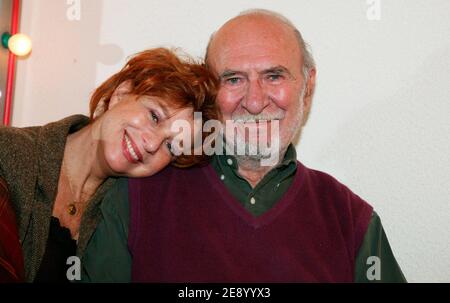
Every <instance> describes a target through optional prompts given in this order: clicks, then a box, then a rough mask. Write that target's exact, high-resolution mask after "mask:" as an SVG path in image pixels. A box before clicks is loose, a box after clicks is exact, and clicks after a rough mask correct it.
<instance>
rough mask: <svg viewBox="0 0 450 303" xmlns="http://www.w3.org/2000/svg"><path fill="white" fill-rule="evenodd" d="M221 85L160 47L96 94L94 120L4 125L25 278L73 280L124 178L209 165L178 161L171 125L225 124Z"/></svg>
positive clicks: (0, 151) (1, 171)
mask: <svg viewBox="0 0 450 303" xmlns="http://www.w3.org/2000/svg"><path fill="white" fill-rule="evenodd" d="M216 88H217V81H216V80H215V78H214V77H213V76H212V75H211V74H210V72H209V71H208V70H207V69H206V68H205V67H204V66H203V65H201V64H197V63H195V62H193V61H192V60H191V61H189V60H182V59H180V58H179V57H178V56H177V55H176V54H174V53H173V52H172V51H170V50H167V49H164V48H158V49H152V50H147V51H144V52H142V53H139V54H137V55H135V56H134V57H132V58H131V59H130V60H129V61H128V62H127V64H126V65H125V67H124V68H123V69H122V70H121V71H120V72H118V73H117V74H115V75H113V76H112V77H111V78H109V79H108V80H107V81H106V82H104V83H103V84H102V85H101V86H100V87H98V88H97V89H96V91H95V92H94V94H93V96H92V99H91V103H90V111H91V114H90V118H88V117H85V116H82V115H75V116H70V117H68V118H65V119H63V120H60V121H57V122H54V123H50V124H47V125H45V126H41V127H28V128H6V127H2V128H0V177H2V178H3V179H4V180H5V181H6V183H7V184H8V186H9V190H10V193H11V202H12V206H13V208H14V211H15V213H16V216H17V224H18V239H19V240H20V243H21V245H22V250H23V254H24V260H25V276H26V280H27V281H29V282H31V281H35V282H41V281H43V282H63V281H67V278H66V271H67V265H66V262H67V259H68V257H70V256H74V255H78V256H79V257H81V256H82V255H83V252H84V251H85V250H86V247H87V245H88V242H89V240H90V237H91V236H92V234H93V232H94V230H95V228H96V225H97V223H98V222H99V221H100V220H101V211H100V205H101V203H102V199H103V197H104V195H105V193H106V192H107V190H108V189H109V188H111V186H112V185H113V184H114V182H115V181H116V179H117V178H116V177H120V176H126V177H144V176H150V175H153V174H155V173H157V172H158V171H160V170H161V169H162V168H164V167H165V166H166V165H168V164H169V163H172V164H173V165H176V166H180V167H187V166H191V165H194V164H197V163H199V162H202V161H203V160H205V159H204V157H202V156H194V155H193V154H194V153H190V154H186V153H185V154H182V155H179V156H176V155H175V154H177V155H178V154H179V153H174V147H173V146H172V145H173V139H174V138H175V137H176V136H177V134H178V133H177V132H174V131H173V129H172V127H171V126H172V124H173V123H174V122H175V121H178V120H185V121H188V123H189V125H193V113H194V112H202V119H203V121H204V122H206V121H207V120H210V119H217V109H216V105H215V102H214V99H215V93H216ZM192 135H194V134H192ZM202 135H205V134H202ZM184 148H185V146H183V150H185V149H184ZM0 243H1V241H0ZM0 249H1V248H0Z"/></svg>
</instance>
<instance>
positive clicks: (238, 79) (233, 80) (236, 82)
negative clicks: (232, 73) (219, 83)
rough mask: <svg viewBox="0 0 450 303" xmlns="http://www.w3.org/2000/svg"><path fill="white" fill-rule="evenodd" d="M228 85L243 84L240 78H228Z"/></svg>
mask: <svg viewBox="0 0 450 303" xmlns="http://www.w3.org/2000/svg"><path fill="white" fill-rule="evenodd" d="M225 82H226V83H228V84H231V85H236V84H239V83H240V82H241V78H239V77H232V78H228V79H226V80H225Z"/></svg>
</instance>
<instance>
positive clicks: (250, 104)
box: [242, 79, 269, 115]
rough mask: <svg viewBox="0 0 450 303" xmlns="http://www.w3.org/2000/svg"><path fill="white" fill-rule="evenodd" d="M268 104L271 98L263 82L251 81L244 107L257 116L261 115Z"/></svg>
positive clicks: (243, 103)
mask: <svg viewBox="0 0 450 303" xmlns="http://www.w3.org/2000/svg"><path fill="white" fill-rule="evenodd" d="M268 104H269V98H268V96H267V94H266V93H265V91H264V87H263V86H262V84H261V82H260V81H259V80H256V79H255V80H252V81H250V83H249V85H248V88H247V93H246V95H245V97H244V100H243V101H242V107H244V108H245V109H246V110H247V111H248V112H249V113H250V114H253V115H257V114H259V113H261V112H262V111H263V110H264V108H266V106H267V105H268Z"/></svg>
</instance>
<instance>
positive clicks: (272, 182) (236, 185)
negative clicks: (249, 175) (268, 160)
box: [211, 145, 297, 216]
mask: <svg viewBox="0 0 450 303" xmlns="http://www.w3.org/2000/svg"><path fill="white" fill-rule="evenodd" d="M211 164H212V166H213V167H214V169H215V170H216V172H217V174H218V175H219V176H220V179H221V180H222V181H223V183H224V184H225V186H226V187H227V188H228V190H229V191H230V192H231V193H232V194H233V196H234V197H235V198H236V199H237V200H238V201H240V202H241V203H242V205H243V206H244V207H245V208H246V209H247V210H248V211H249V212H250V213H252V214H253V215H254V216H259V215H262V214H263V213H265V212H266V211H267V210H269V209H270V208H271V207H272V206H273V205H274V204H275V203H276V202H277V201H278V200H280V198H281V196H282V195H283V194H284V193H285V192H286V191H287V190H288V188H289V186H290V185H291V183H292V181H293V180H294V176H295V172H296V171H297V153H296V151H295V148H294V146H293V145H289V147H288V149H287V151H286V154H285V156H284V158H283V160H282V161H281V163H279V164H278V165H277V166H276V167H274V168H273V169H271V170H270V171H269V172H268V173H267V174H266V175H265V176H264V178H263V179H262V180H261V181H260V182H259V183H258V184H257V185H256V186H255V188H252V186H251V185H250V184H249V183H248V182H247V180H245V179H244V178H243V177H242V176H241V175H240V174H239V172H238V164H237V161H236V158H235V157H233V156H228V155H220V156H216V157H214V158H213V160H212V163H211Z"/></svg>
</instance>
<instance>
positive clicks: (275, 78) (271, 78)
mask: <svg viewBox="0 0 450 303" xmlns="http://www.w3.org/2000/svg"><path fill="white" fill-rule="evenodd" d="M267 78H268V80H269V81H278V80H281V79H282V76H281V75H279V74H270V75H268V76H267Z"/></svg>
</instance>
